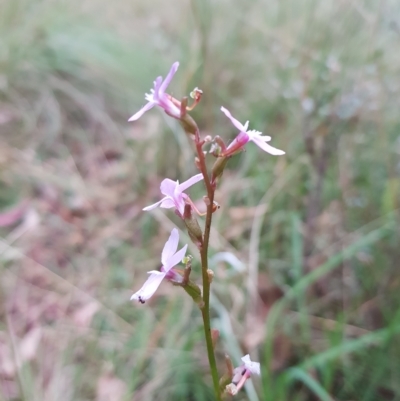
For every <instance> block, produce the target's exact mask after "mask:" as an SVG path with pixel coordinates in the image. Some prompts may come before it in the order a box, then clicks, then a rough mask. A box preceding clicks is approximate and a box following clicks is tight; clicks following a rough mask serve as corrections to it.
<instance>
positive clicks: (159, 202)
mask: <svg viewBox="0 0 400 401" xmlns="http://www.w3.org/2000/svg"><path fill="white" fill-rule="evenodd" d="M165 200H166V198H162V199H161V200H160V201H158V202H156V203H153V204H152V205H149V206H146V207H144V208H143V209H142V210H145V211H148V210H153V209H155V208H156V207H157V206H159V205H160V204H161V203H162V202H164V201H165Z"/></svg>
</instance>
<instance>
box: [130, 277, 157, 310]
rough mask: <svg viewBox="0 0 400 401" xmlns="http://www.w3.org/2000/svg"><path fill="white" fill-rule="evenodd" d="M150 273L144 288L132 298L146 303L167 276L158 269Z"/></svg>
mask: <svg viewBox="0 0 400 401" xmlns="http://www.w3.org/2000/svg"><path fill="white" fill-rule="evenodd" d="M148 273H149V274H150V276H149V278H148V279H147V280H146V282H145V283H144V284H143V286H142V288H141V289H140V290H139V291H137V292H135V293H134V294H133V295H132V296H131V300H136V301H139V302H140V303H142V304H144V303H145V302H146V301H147V300H148V299H149V298H151V297H152V296H153V294H154V293H155V292H156V291H157V288H158V287H159V286H160V284H161V282H162V281H163V279H164V277H165V273H164V272H159V271H156V270H152V271H150V272H148Z"/></svg>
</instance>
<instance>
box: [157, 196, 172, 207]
mask: <svg viewBox="0 0 400 401" xmlns="http://www.w3.org/2000/svg"><path fill="white" fill-rule="evenodd" d="M160 207H162V208H164V209H171V208H172V207H175V202H174V201H173V199H171V198H170V197H169V196H166V197H165V198H164V199H163V201H162V203H161V205H160Z"/></svg>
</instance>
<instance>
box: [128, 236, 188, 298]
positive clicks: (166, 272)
mask: <svg viewBox="0 0 400 401" xmlns="http://www.w3.org/2000/svg"><path fill="white" fill-rule="evenodd" d="M178 243H179V232H178V230H177V229H176V228H174V229H173V230H172V231H171V235H170V237H169V239H168V241H167V242H166V243H165V245H164V249H163V251H162V253H161V263H162V266H161V271H157V270H151V271H149V272H148V274H149V278H148V279H147V280H146V282H145V283H144V284H143V286H142V288H141V289H140V290H139V291H137V292H135V293H134V294H133V295H132V296H131V300H133V299H134V300H136V301H139V302H140V303H142V304H144V303H145V302H146V301H147V300H148V299H149V298H151V297H152V296H153V294H154V293H155V292H156V290H157V288H158V287H159V285H160V284H161V282H162V281H163V280H164V278H167V279H168V280H172V281H175V282H181V281H182V276H180V275H179V274H178V273H176V272H175V271H174V270H173V267H174V266H176V265H177V264H178V263H180V262H181V261H182V259H183V258H184V256H185V254H186V249H187V245H185V246H184V247H183V248H182V249H181V250H179V251H178V252H177V251H176V250H177V249H178Z"/></svg>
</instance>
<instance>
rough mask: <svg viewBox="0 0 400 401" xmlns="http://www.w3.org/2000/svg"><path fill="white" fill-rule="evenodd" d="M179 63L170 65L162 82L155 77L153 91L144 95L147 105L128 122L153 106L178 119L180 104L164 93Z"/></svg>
mask: <svg viewBox="0 0 400 401" xmlns="http://www.w3.org/2000/svg"><path fill="white" fill-rule="evenodd" d="M178 67H179V63H178V62H175V63H174V64H172V67H171V69H170V70H169V73H168V75H167V76H166V77H165V79H164V81H163V78H162V77H161V76H159V77H157V78H156V80H155V81H154V89H151V90H150V92H151V93H146V95H145V99H146V100H147V102H148V103H147V104H145V105H144V106H143V107H142V108H141V109H140V110H139V111H138V112H137V113H135V114H134V115H133V116H132V117H131V118H130V119H129V120H128V121H135V120H137V119H139V118H140V117H141V116H142V115H143V114H144V113H145V112H146V111H148V110H150V109H152V108H153V107H154V106H159V107H161V108H162V109H163V110H164V111H165V112H166V113H167V114H168V115H170V116H171V117H174V118H178V119H180V117H181V110H180V107H179V104H180V102H179V101H178V100H176V99H174V98H173V97H172V96H171V95H168V94H167V93H165V91H166V89H167V87H168V85H169V84H170V82H171V80H172V78H173V77H174V75H175V73H176V71H177V70H178Z"/></svg>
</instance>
